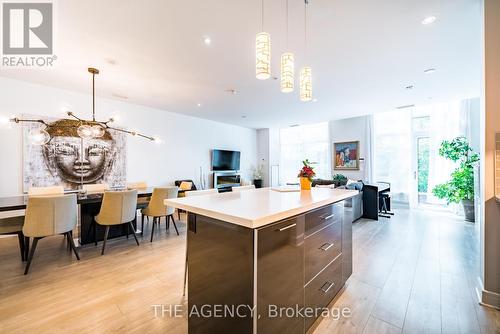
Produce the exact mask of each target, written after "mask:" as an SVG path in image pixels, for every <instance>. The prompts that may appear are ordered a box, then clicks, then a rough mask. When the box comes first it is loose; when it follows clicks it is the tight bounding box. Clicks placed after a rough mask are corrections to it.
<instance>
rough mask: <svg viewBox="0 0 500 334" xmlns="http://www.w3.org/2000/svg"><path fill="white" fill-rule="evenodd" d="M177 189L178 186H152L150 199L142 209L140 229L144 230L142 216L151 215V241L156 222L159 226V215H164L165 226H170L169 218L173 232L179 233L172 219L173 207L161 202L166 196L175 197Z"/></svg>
mask: <svg viewBox="0 0 500 334" xmlns="http://www.w3.org/2000/svg"><path fill="white" fill-rule="evenodd" d="M178 191H179V188H178V187H165V188H154V189H153V194H152V195H151V201H149V205H148V206H147V208H145V209H142V210H141V213H142V231H144V217H146V216H147V217H153V226H152V227H151V242H153V235H154V231H155V225H156V224H158V228H159V227H160V219H161V217H165V223H166V228H167V230H168V228H169V227H170V224H169V220H172V223H173V224H174V228H175V232H176V233H177V235H179V230H177V225H176V224H175V220H174V213H175V208H173V207H169V206H165V204H164V203H163V202H164V201H165V199H167V198H176V197H177V193H178Z"/></svg>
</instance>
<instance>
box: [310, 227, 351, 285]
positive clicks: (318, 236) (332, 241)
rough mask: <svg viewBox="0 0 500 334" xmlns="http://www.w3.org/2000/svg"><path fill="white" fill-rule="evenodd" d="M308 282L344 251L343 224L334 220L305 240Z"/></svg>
mask: <svg viewBox="0 0 500 334" xmlns="http://www.w3.org/2000/svg"><path fill="white" fill-rule="evenodd" d="M304 249H305V275H306V283H307V282H309V281H310V280H311V279H312V278H313V277H314V276H315V275H316V274H317V273H319V272H320V271H321V270H322V269H323V268H324V267H326V265H327V264H328V263H330V262H331V261H332V260H333V259H335V258H336V257H337V256H338V255H339V254H340V252H341V251H342V224H341V222H333V223H331V224H330V225H327V226H326V227H324V228H323V229H322V230H319V231H318V232H316V233H315V234H313V235H310V236H309V237H307V238H306V239H305V240H304Z"/></svg>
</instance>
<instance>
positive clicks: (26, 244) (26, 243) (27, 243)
mask: <svg viewBox="0 0 500 334" xmlns="http://www.w3.org/2000/svg"><path fill="white" fill-rule="evenodd" d="M29 251H30V238H28V237H24V260H26V261H27V260H28V254H29Z"/></svg>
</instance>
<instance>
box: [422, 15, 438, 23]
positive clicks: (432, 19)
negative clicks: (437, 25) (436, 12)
mask: <svg viewBox="0 0 500 334" xmlns="http://www.w3.org/2000/svg"><path fill="white" fill-rule="evenodd" d="M436 20H437V17H435V16H427V17H426V18H424V19H423V20H422V24H423V25H428V24H431V23H434V22H436Z"/></svg>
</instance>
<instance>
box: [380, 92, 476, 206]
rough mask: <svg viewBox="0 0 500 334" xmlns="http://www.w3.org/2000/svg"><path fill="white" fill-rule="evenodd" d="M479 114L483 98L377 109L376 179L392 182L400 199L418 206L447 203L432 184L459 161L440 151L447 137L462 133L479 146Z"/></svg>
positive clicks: (395, 196) (447, 177)
mask: <svg viewBox="0 0 500 334" xmlns="http://www.w3.org/2000/svg"><path fill="white" fill-rule="evenodd" d="M478 117H479V100H478V99H466V100H463V101H453V102H449V103H439V104H432V105H428V106H422V107H414V108H407V109H403V110H394V111H391V112H385V113H378V114H375V115H374V117H373V122H374V123H373V124H374V131H373V133H374V135H373V140H374V148H375V151H374V176H375V180H376V181H386V182H390V183H391V191H392V193H393V197H394V200H396V201H400V202H404V203H409V204H410V205H411V206H412V207H416V206H429V205H431V206H434V207H437V206H444V205H445V202H444V201H443V200H439V199H438V198H436V197H435V196H433V194H432V189H433V188H434V187H435V186H436V185H438V184H440V183H443V182H446V181H447V180H448V179H449V177H450V174H451V172H452V171H453V169H454V167H455V166H454V164H453V162H450V161H449V160H446V159H445V158H443V157H441V156H439V147H440V146H441V143H442V142H443V140H452V139H453V138H455V137H458V136H464V137H466V138H468V139H469V141H470V143H471V146H472V147H473V148H476V147H478V138H479V129H478V128H477V129H476V127H475V125H474V124H476V123H477V122H476V121H477V120H476V118H478Z"/></svg>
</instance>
